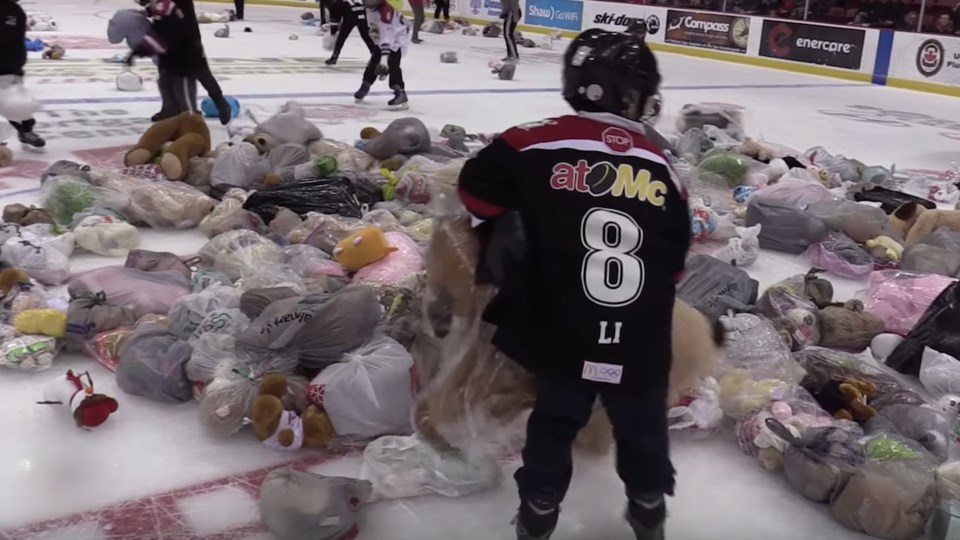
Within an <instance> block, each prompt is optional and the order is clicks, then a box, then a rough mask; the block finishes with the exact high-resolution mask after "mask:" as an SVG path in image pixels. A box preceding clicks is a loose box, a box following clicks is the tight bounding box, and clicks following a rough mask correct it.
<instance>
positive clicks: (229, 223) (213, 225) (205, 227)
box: [200, 198, 267, 238]
mask: <svg viewBox="0 0 960 540" xmlns="http://www.w3.org/2000/svg"><path fill="white" fill-rule="evenodd" d="M239 229H246V230H250V231H254V232H256V233H259V234H266V232H267V226H266V224H265V223H264V222H263V219H261V218H260V216H258V215H256V214H254V213H253V212H250V211H248V210H244V209H243V201H240V200H237V199H234V198H224V199H223V201H221V202H220V204H218V205H217V206H216V208H214V209H213V211H212V212H210V214H209V215H207V216H206V217H205V218H203V221H201V222H200V232H202V233H203V234H205V235H206V236H207V238H213V237H215V236H219V235H221V234H223V233H225V232H227V231H232V230H239Z"/></svg>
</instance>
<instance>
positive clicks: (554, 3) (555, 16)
mask: <svg viewBox="0 0 960 540" xmlns="http://www.w3.org/2000/svg"><path fill="white" fill-rule="evenodd" d="M523 22H525V23H527V24H533V25H536V26H546V27H548V28H559V29H560V30H572V31H575V32H579V31H580V28H581V27H582V26H581V25H582V23H583V2H580V1H576V0H527V2H526V6H525V7H524V14H523Z"/></svg>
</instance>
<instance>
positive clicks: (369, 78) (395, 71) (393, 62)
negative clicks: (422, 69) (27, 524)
mask: <svg viewBox="0 0 960 540" xmlns="http://www.w3.org/2000/svg"><path fill="white" fill-rule="evenodd" d="M382 54H383V53H381V52H380V51H379V50H377V51H376V52H374V53H373V54H371V55H370V62H369V63H367V69H365V70H363V82H365V83H367V84H370V85H373V83H374V82H376V80H377V66H378V65H379V64H380V58H381V56H382ZM401 57H402V55H401V53H400V51H390V56H389V57H387V66H389V67H390V88H396V87H398V86H399V87H400V88H404V83H403V69H401V68H400V58H401Z"/></svg>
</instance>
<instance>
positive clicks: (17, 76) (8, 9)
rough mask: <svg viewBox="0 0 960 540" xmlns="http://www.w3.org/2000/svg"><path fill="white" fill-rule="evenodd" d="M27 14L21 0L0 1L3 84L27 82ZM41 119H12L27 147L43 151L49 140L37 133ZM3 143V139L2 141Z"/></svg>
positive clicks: (0, 82) (0, 71)
mask: <svg viewBox="0 0 960 540" xmlns="http://www.w3.org/2000/svg"><path fill="white" fill-rule="evenodd" d="M26 37H27V14H26V13H25V12H24V11H23V8H21V7H20V5H19V4H17V0H0V87H4V86H7V85H8V84H10V85H22V84H23V66H25V65H26V64H27V47H26V44H25V43H24V40H25V39H26ZM36 123H37V121H36V120H35V119H33V118H31V119H29V120H24V121H22V122H14V121H10V124H11V125H12V126H13V127H14V128H16V130H17V137H18V138H19V139H20V143H21V144H22V145H23V147H24V149H26V150H41V149H43V148H44V147H45V146H46V145H47V143H46V141H44V140H43V138H42V137H40V136H39V135H37V134H36V133H34V131H33V127H34V125H36ZM0 142H2V141H0Z"/></svg>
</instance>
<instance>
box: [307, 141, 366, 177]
mask: <svg viewBox="0 0 960 540" xmlns="http://www.w3.org/2000/svg"><path fill="white" fill-rule="evenodd" d="M310 153H311V154H313V155H315V156H319V157H326V156H331V157H333V158H334V159H336V160H337V168H338V169H339V170H341V171H345V172H366V171H372V170H375V169H376V168H377V167H378V161H377V160H375V159H373V158H372V157H371V156H370V154H368V153H366V152H364V151H362V150H357V149H356V148H354V147H353V146H351V145H349V144H347V143H344V142H340V141H335V140H333V139H322V140H319V141H314V142H313V143H311V144H310Z"/></svg>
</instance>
